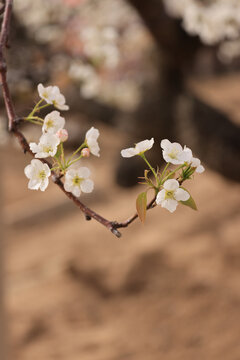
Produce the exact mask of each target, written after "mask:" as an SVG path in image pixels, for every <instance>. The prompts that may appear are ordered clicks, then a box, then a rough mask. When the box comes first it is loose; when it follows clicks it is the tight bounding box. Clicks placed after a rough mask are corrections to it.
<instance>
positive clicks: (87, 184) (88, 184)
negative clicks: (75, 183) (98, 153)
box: [80, 179, 94, 193]
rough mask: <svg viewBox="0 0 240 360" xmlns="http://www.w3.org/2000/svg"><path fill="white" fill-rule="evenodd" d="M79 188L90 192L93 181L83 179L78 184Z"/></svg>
mask: <svg viewBox="0 0 240 360" xmlns="http://www.w3.org/2000/svg"><path fill="white" fill-rule="evenodd" d="M80 187H81V190H82V191H83V192H85V193H90V192H92V191H93V188H94V182H93V181H92V180H90V179H86V180H83V181H82V182H81V184H80Z"/></svg>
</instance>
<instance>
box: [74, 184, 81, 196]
mask: <svg viewBox="0 0 240 360" xmlns="http://www.w3.org/2000/svg"><path fill="white" fill-rule="evenodd" d="M72 194H73V195H74V196H76V197H79V196H80V195H81V189H80V186H74V187H73V188H72Z"/></svg>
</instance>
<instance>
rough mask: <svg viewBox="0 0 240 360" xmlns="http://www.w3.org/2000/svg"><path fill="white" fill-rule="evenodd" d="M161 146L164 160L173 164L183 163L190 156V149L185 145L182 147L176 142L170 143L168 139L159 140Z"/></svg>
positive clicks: (188, 159) (187, 160)
mask: <svg viewBox="0 0 240 360" xmlns="http://www.w3.org/2000/svg"><path fill="white" fill-rule="evenodd" d="M161 148H162V149H163V151H162V153H163V158H164V160H165V161H166V162H169V163H171V164H173V165H181V164H184V163H185V162H189V161H190V159H191V158H192V151H191V150H190V149H189V148H187V147H185V148H184V149H183V148H182V146H181V145H180V144H179V143H177V142H173V143H171V142H170V141H169V140H167V139H164V140H162V141H161Z"/></svg>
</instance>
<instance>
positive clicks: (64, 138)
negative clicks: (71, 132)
mask: <svg viewBox="0 0 240 360" xmlns="http://www.w3.org/2000/svg"><path fill="white" fill-rule="evenodd" d="M56 135H57V137H58V138H59V140H60V141H61V142H64V141H67V139H68V131H67V130H66V129H59V130H58V131H57V133H56Z"/></svg>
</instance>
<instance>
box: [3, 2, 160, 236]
mask: <svg viewBox="0 0 240 360" xmlns="http://www.w3.org/2000/svg"><path fill="white" fill-rule="evenodd" d="M12 2H13V1H12V0H6V1H5V6H4V13H3V21H2V26H1V32H0V79H1V83H2V92H3V99H4V103H5V108H6V112H7V116H8V128H9V131H10V132H11V133H12V134H13V135H14V136H15V137H16V138H17V140H18V142H19V144H20V145H21V148H22V150H23V152H24V153H29V154H30V155H32V156H33V157H34V154H33V153H32V151H31V150H30V147H29V144H28V141H27V140H26V138H25V136H24V135H23V134H22V132H21V131H20V130H19V124H20V123H21V120H22V119H19V118H18V117H17V115H16V111H15V107H14V104H13V101H12V97H11V94H10V90H9V86H8V82H7V64H6V60H5V57H4V48H5V47H7V46H8V44H7V42H8V34H9V25H10V19H11V14H12ZM40 160H41V161H42V162H43V163H45V164H48V166H49V167H50V168H51V166H52V165H51V164H50V163H49V162H48V161H47V160H45V159H40ZM51 173H52V180H53V182H54V183H55V184H56V185H57V186H58V187H59V188H60V189H61V190H62V191H63V192H64V193H65V194H66V196H67V197H68V198H69V199H70V200H72V201H73V202H74V203H75V204H76V205H77V206H78V208H79V209H80V210H81V211H82V212H83V213H84V214H85V217H86V220H91V219H95V220H96V221H98V222H99V223H100V224H102V225H103V226H105V227H106V228H107V229H108V230H110V231H111V232H112V233H113V234H114V235H115V236H117V237H120V236H121V233H120V232H119V231H118V230H117V229H118V228H123V227H127V226H128V225H130V224H131V223H132V222H133V221H134V220H136V219H137V218H138V215H137V214H135V215H134V216H132V217H131V218H129V219H128V220H126V221H124V222H122V223H119V222H116V221H109V220H107V219H105V218H104V217H102V216H101V215H99V214H97V213H96V212H95V211H93V210H91V209H90V208H88V207H87V206H86V205H84V204H83V203H82V202H81V201H80V200H79V199H78V198H76V197H75V196H74V195H73V194H72V193H70V192H67V191H66V190H65V189H64V184H63V182H62V181H61V176H59V175H57V174H56V173H55V172H54V171H52V172H51ZM154 202H155V198H154V199H153V200H152V201H151V202H150V203H149V205H148V207H147V209H150V208H152V207H154Z"/></svg>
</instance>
